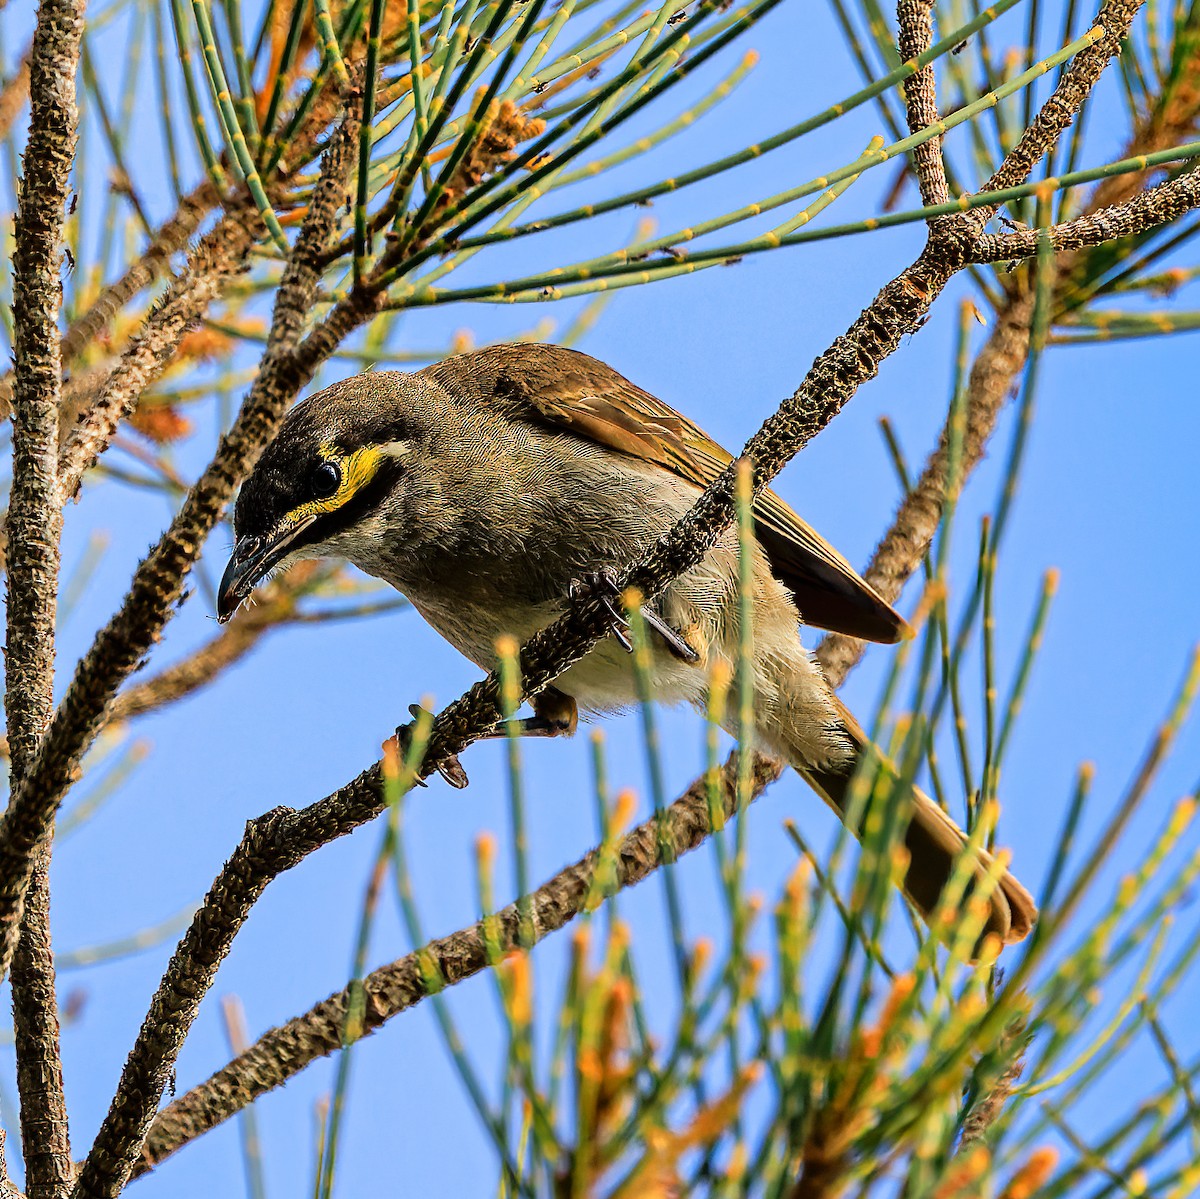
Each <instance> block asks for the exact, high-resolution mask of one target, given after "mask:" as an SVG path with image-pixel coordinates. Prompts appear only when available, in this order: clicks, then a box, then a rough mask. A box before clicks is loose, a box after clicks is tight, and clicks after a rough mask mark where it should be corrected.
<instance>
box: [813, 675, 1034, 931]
mask: <svg viewBox="0 0 1200 1199" xmlns="http://www.w3.org/2000/svg"><path fill="white" fill-rule="evenodd" d="M834 704H835V708H836V711H837V715H838V719H839V724H840V725H841V726H842V727H841V729H840V730H839V731H840V732H842V733H843V734H844V735H845V737H846V739H847V740H848V741H849V742H850V743H851V746H852V747H853V755H852V758H851V759H850V760H849V761H848V762H839V763H837V764H836V765H832V766H824V767H814V766H811V765H808V764H806V763H804V762H803V761H800V762H796V761H793V763H792V765H793V766H794V768H795V769H796V771H797V772H798V773H799V774H801V775H802V776H803V777H804V778H805V779H806V780H807V781H808V783H809V784H810V785H811V786H812V787H813V788H814V790H816V791H817V793H818V794H819V795H820V796H821V797H822V798H823V799H824V800H825V801H826V802H827V803H828V804H829V805H830V807H832V808H833V809H834V811H836V812H837V813H838V815H839V816H841V817H843V819H844V818H845V816H846V808H847V791H848V789H849V786H850V781H851V779H852V778H853V777H854V772H855V768H856V766H857V764H858V759H859V757H860V756H861V755H862V754H863V753H864V752H865V751H866V750H867V748H868V746H869V745H870V741H869V739H868V738H867V735H866V734H865V733H864V732H863V730H862V729H861V728H860V727H859V725H858V722H857V721H856V720H855V719H854V717H853V716H852V715H851V714H850V712H849V711H848V710H847V709H846V707H845V706H844V705H843V704H842V703H841V702H840V701H839V700H837V699H836V698H835V699H834ZM912 802H913V808H912V814H911V816H910V818H909V823H908V827H907V828H906V829H905V832H904V844H905V847H906V848H907V850H908V854H909V865H908V871H907V873H906V875H905V878H904V893H905V894H906V895H907V896H908V898H909V899H910V900H912V902H913V903H914V904H915V905H916V907H917V908H918V909H919V910H920V912H921V914H922V916H924V917H925V919H926V920H928V919H929V918H930V916H931V915H932V913H933V912H934V910H935V909H936V908H937V905H938V901H939V900H940V898H941V894H942V890H943V888H944V887H945V885H946V883H947V882H948V881H949V879H950V876H951V874H952V873H953V872H954V868H955V865H956V863H957V860H958V858H959V855H960V854H961V853H962V850H963V847H964V846H965V845H966V844H967V837H966V834H965V833H963V831H962V830H961V829H960V828H959V827H958V825H956V824H955V823H954V821H953V820H951V819H950V817H949V816H947V815H946V813H945V812H943V811H942V809H941V808H939V807H938V805H937V804H935V803H934V802H933V800H932V799H930V798H929V796H928V795H925V794H924V793H923V792H922V791H920V790H918V789H917V788H915V787H914V788H913V792H912ZM853 831H857V830H853ZM973 853H974V855H975V857H976V875H977V877H980V878H981V877H983V875H984V873H985V872H986V871H987V870H988V869H989V868H990V867H991V865H992V862H993V859H992V856H991V854H989V853H988V852H987V851H986V850H983V849H979V850H975V851H973ZM990 903H991V911H990V913H989V915H988V919H987V923H986V924H985V926H984V932H985V933H995V934H996V935H997V936H998V937H999V938H1000V939H1001V942H1002V943H1003V944H1005V945H1011V944H1013V943H1015V942H1017V941H1021V940H1023V939H1024V938H1025V937H1026V936H1028V934H1029V932H1030V930H1031V929H1032V928H1033V924H1034V921H1035V920H1036V918H1037V906H1036V904H1035V903H1034V901H1033V896H1031V895H1030V894H1029V892H1028V891H1026V890H1025V888H1024V887H1023V886H1021V884H1020V883H1019V882H1018V881H1017V880H1016V878H1014V877H1013V875H1011V874H1010V873H1009V872H1008V871H1007V870H1006V871H1005V872H1004V874H1003V875H1001V877H1000V881H999V883H998V885H997V886H996V887H995V889H994V890H993V891H992V895H991V898H990Z"/></svg>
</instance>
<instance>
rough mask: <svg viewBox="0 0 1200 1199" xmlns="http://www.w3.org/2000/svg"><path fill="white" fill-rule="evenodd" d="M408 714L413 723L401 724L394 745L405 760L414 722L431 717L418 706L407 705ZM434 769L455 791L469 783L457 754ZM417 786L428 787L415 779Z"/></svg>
mask: <svg viewBox="0 0 1200 1199" xmlns="http://www.w3.org/2000/svg"><path fill="white" fill-rule="evenodd" d="M408 712H409V715H410V716H412V718H413V723H412V724H402V725H401V726H400V727H399V728H398V729H397V730H396V745H397V747H398V748H399V750H400V756H401V757H402V758H407V757H408V754H409V751H410V749H411V748H412V740H413V733H414V731H415V730H416V722H417V721H418V720H419V719H420V718H421V717H422V716H429V715H431V714H430V713H429V712H428V711H427V710H426V709H424V708H422V707H421V705H420V704H409V706H408ZM435 769H436V770H437V772H438V774H440V775H441V776H442V778H444V779H445V780H446V782H448V783H449V784H450V786H451V787H453V788H455V790H458V791H461V790H462V789H463V788H464V787H466V786H467V785H468V784H469V783H470V781H471V780H470V779H469V778H467V772H466V771H465V770H464V769H463V766H462V763H461V762H460V761H459V760H458V754H451V755H450V756H449V757H448V758H445V759H444V760H443V761H441V762H439V763H438V764H437V766H436V768H435ZM417 785H418V786H420V787H427V786H429V784H428V783H427V782H426V781H425V780H424V779H420V778H419V779H417Z"/></svg>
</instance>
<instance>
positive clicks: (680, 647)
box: [568, 567, 700, 666]
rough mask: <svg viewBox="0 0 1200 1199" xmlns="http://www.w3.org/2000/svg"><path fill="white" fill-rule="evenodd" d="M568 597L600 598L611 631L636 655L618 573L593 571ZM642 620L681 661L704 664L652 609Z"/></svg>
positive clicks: (580, 599) (574, 585) (646, 608)
mask: <svg viewBox="0 0 1200 1199" xmlns="http://www.w3.org/2000/svg"><path fill="white" fill-rule="evenodd" d="M568 594H569V595H570V598H571V600H572V602H573V603H581V602H583V601H584V600H588V599H592V598H593V597H595V598H598V599H599V600H600V602H601V603H603V604H604V607H605V609H606V610H607V612H608V614H609V617H610V623H609V631H610V632H611V633H612V635H613V636H614V637H615V638H616V639H617V640H618V641H619V642H620V643H621V645H622V647H623V648H624V649H625V651H626V652H627V653H633V642H632V641H631V640H630V637H629V621H628V620H627V619H626V617H625V615H624V613H623V612H622V611H621V609H620V608H619V607H617V604H618V603H619V602H620V599H621V591H620V589H619V588H618V586H617V574H616V571H614V570H612V569H611V568H610V567H605V568H604V569H602V570H596V571H592V572H591V573H589V574H586V575H584V577H583V578H582V579H578V580H576V581H574V582H572V584H571V587H570V590H569V592H568ZM642 619H643V620H644V621H645V622H646V627H647V628H649V629H652V630H653V631H654V632H655V633H657V634H658V635H659V637H661V638H662V640H663V642H664V643H665V644H666V647H667V649H669V650H670V651H671V653H673V654H674V655H675V656H676V657H677V658H680V659H682V660H683V661H684V662H687V663H688V664H689V665H692V666H694V665H695V664H696V663H697V662H699V661H700V655H699V654H698V653H697V652H696V650H695V649H694V648H693V646H692V645H691V644H690V643H689V642H688V641H687V639H686V638H685V637H684V636H683V634H681V633H678V632H676V630H675V629H673V628H671V626H670V625H669V624H667V622H666V621H665V620H663V619H662V618H661V617H660V616H659V615H658V614H657V613H656V612H655V611H654V610H653V609H652V608H651V607H650V606H649V605H645V606H643V608H642Z"/></svg>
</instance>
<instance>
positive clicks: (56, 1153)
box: [0, 0, 83, 1199]
mask: <svg viewBox="0 0 1200 1199" xmlns="http://www.w3.org/2000/svg"><path fill="white" fill-rule="evenodd" d="M82 37H83V6H82V4H81V3H74V2H73V0H42V3H41V5H40V7H39V9H38V16H37V25H36V27H35V30H34V35H33V44H32V48H31V51H30V57H29V98H30V122H29V139H28V142H27V145H26V148H25V155H24V160H23V166H24V173H23V176H22V178H21V180H20V183H19V196H18V201H17V218H16V230H15V245H14V251H13V360H14V363H15V380H14V388H13V481H12V490H11V494H10V499H9V511H8V576H7V577H8V619H7V637H6V643H5V671H6V686H5V693H4V706H5V714H6V717H7V722H8V734H9V741H10V744H11V747H12V778H13V782H14V784H15V785H19V783H20V782H21V781H22V780H24V778H25V777H26V776H27V774H28V771H29V769H30V765H31V763H32V761H33V757H34V752H35V750H36V748H37V744H38V741H39V739H40V737H41V736H42V733H43V730H44V729H45V727H46V724H47V722H48V721H49V718H50V713H51V710H52V708H53V688H54V623H55V616H56V612H57V604H58V571H59V538H60V536H61V533H62V516H61V511H60V510H59V508H58V505H57V503H56V497H57V492H58V480H57V475H56V459H57V452H58V407H59V400H60V397H61V391H62V364H61V360H60V358H59V347H58V327H57V326H58V314H59V310H60V309H61V307H62V279H61V277H60V275H59V270H60V266H61V261H62V252H61V248H60V242H61V238H62V227H63V211H64V208H65V206H66V202H67V190H68V177H69V175H70V170H71V163H72V161H73V160H74V157H75V145H76V137H77V127H78V121H79V114H78V111H77V109H76V104H75V73H76V70H77V69H78V65H79V51H80V44H81V40H82ZM31 849H32V850H33V852H31V853H30V855H29V857H28V859H27V860H28V867H29V874H30V876H31V880H32V885H31V886H29V888H28V892H27V894H26V893H23V894H21V895H20V897H19V899H18V901H17V903H15V904H14V905H13V910H12V918H11V919H10V920H9V921H8V922H7V923H6V924H5V925H4V927H3V928H2V929H0V938H2V951H3V955H4V960H5V961H8V960H9V959H10V958H12V955H13V953H14V951H16V958H15V961H14V968H13V977H12V985H13V1018H14V1022H15V1028H16V1034H17V1035H16V1053H17V1086H18V1089H19V1091H20V1095H21V1137H22V1141H23V1143H24V1149H25V1162H26V1168H27V1174H28V1184H27V1189H28V1192H29V1194H30V1195H31V1196H33V1197H34V1199H58V1197H59V1196H62V1195H65V1194H66V1191H67V1188H68V1187H69V1186H70V1183H71V1179H72V1175H73V1169H72V1164H71V1145H70V1138H69V1135H68V1131H67V1110H66V1103H65V1100H64V1098H63V1088H62V1060H61V1057H60V1055H59V1044H58V1015H57V1003H56V999H55V988H54V957H53V954H52V952H51V947H50V916H49V886H48V881H47V873H48V866H49V858H50V849H49V839H48V836H44V837H42V838H39V839H38V841H37V842H36V843H35V845H34V846H31ZM22 890H23V891H24V890H25V889H24V888H23V889H22Z"/></svg>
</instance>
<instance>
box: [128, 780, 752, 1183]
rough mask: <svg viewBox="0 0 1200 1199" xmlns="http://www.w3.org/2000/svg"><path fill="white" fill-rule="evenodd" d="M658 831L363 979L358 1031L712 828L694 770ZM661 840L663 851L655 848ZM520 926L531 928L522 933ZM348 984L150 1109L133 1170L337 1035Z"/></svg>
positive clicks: (549, 926)
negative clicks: (154, 1112) (154, 1111)
mask: <svg viewBox="0 0 1200 1199" xmlns="http://www.w3.org/2000/svg"><path fill="white" fill-rule="evenodd" d="M774 777H775V775H774V774H773V773H771V771H770V767H769V764H768V762H767V760H764V762H763V765H762V766H761V767H756V773H755V775H754V776H752V788H751V791H752V794H753V795H758V794H759V793H761V791H762V790H763V789H764V788H765V787H766V785H767V784H768V783H769V782H770V781H771V780H772V779H773V778H774ZM736 780H737V767H736V759H735V758H731V759H730V761H729V762H727V763H726V764H725V767H724V768H723V769H722V771H721V774H720V795H721V799H722V802H723V806H724V811H725V819H726V820H728V819H730V818H731V817H732V816H733V815H734V813H735V812H736V811H737V794H736ZM664 828H665V834H664V835H661V836H660V832H659V821H658V817H657V816H655V817H651V819H649V820H647V821H646V822H645V823H643V824H640V825H638V827H637V828H635V829H633V830H632V831H631V832H630V833H628V834H627V835H626V836H624V837H622V838H621V839H620V841H619V842H617V843H616V844H615V845H612V846H609V847H607V848H606V847H603V846H601V847H599V848H597V849H593V850H592V851H591V852H590V853H588V854H587V855H586V856H585V857H584V858H582V859H580V861H578V862H576V863H574V864H573V865H571V866H568V867H566V868H565V869H563V870H560V871H559V872H558V873H557V874H556V875H554V877H553V878H551V879H550V880H548V881H547V882H546V883H544V884H543V885H542V886H540V887H539V888H538V889H537V890H536V891H534V892H533V893H532V894H531V895H530V896H529V897H528V898H527V899H523V900H521V901H520V903H519V904H517V903H513V904H510V905H509V906H508V907H506V908H504V909H503V910H502V911H500V912H498V913H497V914H496V916H495V917H494V918H492V920H491V921H490V922H489V923H490V928H485V924H484V922H483V921H480V922H479V923H477V924H474V925H471V926H470V927H469V928H465V929H461V930H460V931H459V932H456V933H452V934H451V935H450V936H448V937H441V938H439V939H438V940H436V941H432V942H430V944H428V945H427V946H425V947H424V948H422V949H421V950H419V951H417V952H414V953H410V954H407V955H406V956H405V957H402V958H400V959H399V960H398V961H395V962H392V963H391V964H390V965H387V966H383V967H381V968H380V969H378V970H375V971H373V972H372V973H371V974H369V975H367V977H366V978H365V979H364V980H363V991H364V992H365V996H366V1012H365V1017H364V1022H363V1030H364V1033H372V1032H374V1031H375V1030H376V1029H378V1028H380V1027H381V1026H382V1025H383V1024H385V1023H386V1022H387V1021H388V1020H390V1019H391V1018H392V1017H393V1016H396V1015H398V1014H399V1013H400V1012H403V1011H406V1010H407V1009H408V1008H410V1007H413V1006H414V1005H415V1004H417V1003H419V1002H420V1001H421V1000H422V999H424V998H426V996H427V995H428V994H429V989H428V985H427V982H426V980H427V979H429V978H430V977H431V975H430V967H431V966H432V967H433V970H434V971H435V972H436V977H437V978H438V979H439V981H440V982H441V983H442V985H444V986H453V985H454V984H455V983H460V982H463V981H464V980H466V979H468V978H471V977H472V976H474V975H476V974H478V973H480V971H482V970H485V969H487V968H488V966H489V965H491V962H490V961H489V958H488V953H487V948H486V944H487V942H486V939H485V938H486V937H491V939H492V941H493V944H496V945H498V946H499V947H500V950H501V952H502V953H507V952H510V951H512V950H514V949H518V948H524V949H529V948H531V947H532V946H533V945H536V944H537V943H538V942H539V941H541V940H542V939H543V938H544V937H546V936H548V935H549V934H550V933H552V932H556V931H557V930H558V929H560V928H562V927H563V926H564V925H566V924H568V923H569V922H570V921H571V920H573V919H574V918H575V917H576V916H578V915H579V913H580V912H582V911H583V910H584V909H585V908H586V907H588V906H589V905H590V904H594V903H597V902H599V901H600V900H601V899H604V898H607V897H608V896H609V895H611V894H615V893H616V892H617V891H619V890H623V889H624V888H626V887H631V886H633V885H635V884H636V883H639V882H641V881H642V879H644V878H646V877H647V876H648V875H649V874H651V873H653V872H654V871H655V870H657V869H658V867H659V866H661V865H663V864H664V862H668V861H674V860H675V859H676V858H677V857H679V856H680V855H682V854H685V853H687V852H688V851H689V850H691V849H694V848H695V847H696V846H697V845H699V844H701V842H703V841H704V840H705V839H706V838H707V837H708V836H709V835H710V834H711V833H712V832H713V827H712V822H711V819H710V810H709V796H708V788H707V780H706V779H704V778H700V779H697V780H696V781H695V782H694V783H693V784H692V785H691V787H689V788H688V790H687V791H686V792H685V793H684V794H683V795H681V796H680V797H679V799H677V800H676V801H675V802H674V803H673V804H672V805H671V806H670V807H669V808H668V809H667V810H666V815H665V825H664ZM664 846H666V847H669V852H667V853H664V852H663V850H664ZM523 929H524V930H528V931H530V932H531V933H532V935H531V936H525V935H524V933H523ZM349 1001H350V992H349V990H348V989H346V990H342V991H338V992H337V993H336V994H333V995H330V996H329V998H328V999H325V1000H322V1002H320V1003H318V1004H316V1005H315V1006H314V1007H313V1008H311V1009H310V1010H309V1011H307V1012H305V1013H304V1014H303V1015H300V1016H296V1017H295V1018H294V1019H292V1020H289V1021H288V1022H287V1023H286V1024H284V1025H283V1026H282V1027H280V1028H275V1029H272V1030H271V1031H270V1032H268V1033H266V1034H264V1035H263V1036H262V1037H260V1038H259V1039H258V1040H257V1041H256V1042H255V1043H254V1044H253V1045H251V1046H250V1047H249V1048H248V1049H247V1050H246V1051H245V1052H244V1053H241V1054H239V1055H238V1056H237V1057H236V1058H234V1060H233V1061H231V1062H230V1063H229V1064H228V1065H227V1066H225V1067H224V1068H223V1069H221V1070H219V1071H218V1072H217V1073H216V1074H214V1075H213V1076H212V1077H211V1078H210V1079H208V1081H207V1082H205V1083H203V1084H202V1085H200V1086H199V1087H196V1088H195V1089H194V1090H192V1091H189V1092H188V1093H187V1094H186V1095H183V1096H182V1097H181V1098H179V1099H177V1100H176V1101H175V1102H174V1103H172V1104H171V1105H170V1106H169V1107H167V1108H166V1109H164V1110H163V1111H162V1112H161V1113H160V1114H159V1115H158V1117H157V1119H155V1121H154V1125H153V1127H152V1129H151V1130H150V1135H149V1137H148V1138H147V1141H146V1146H145V1149H144V1151H143V1153H142V1155H141V1157H140V1158H139V1159H138V1162H137V1165H136V1166H135V1167H134V1173H133V1176H134V1177H139V1176H141V1175H142V1174H145V1173H147V1172H148V1171H150V1170H152V1169H153V1168H154V1167H155V1166H157V1165H158V1164H159V1163H160V1162H162V1161H163V1159H164V1158H166V1157H169V1156H170V1155H171V1154H172V1153H174V1152H175V1151H176V1150H177V1149H179V1148H181V1147H182V1146H183V1145H185V1144H187V1142H188V1141H191V1140H193V1139H195V1138H196V1137H198V1136H200V1135H201V1134H202V1133H204V1132H207V1131H208V1130H209V1129H211V1128H215V1127H216V1126H217V1125H218V1124H220V1123H221V1122H222V1121H224V1120H227V1119H229V1117H230V1116H232V1115H234V1114H236V1113H237V1112H238V1111H240V1110H241V1109H242V1108H243V1107H245V1106H246V1105H247V1104H249V1103H252V1102H253V1101H254V1100H255V1099H257V1098H258V1097H259V1096H260V1095H263V1094H265V1093H266V1092H267V1091H270V1090H273V1089H274V1088H275V1087H278V1086H281V1085H282V1084H283V1083H285V1082H286V1081H287V1080H288V1079H289V1078H292V1077H293V1076H294V1075H296V1074H298V1073H299V1072H300V1071H301V1070H303V1069H304V1068H305V1067H306V1066H308V1065H309V1064H310V1063H312V1062H313V1061H315V1060H317V1059H318V1058H321V1057H325V1056H327V1055H328V1054H330V1053H333V1052H334V1051H336V1050H337V1049H338V1048H339V1047H340V1045H341V1044H342V1035H343V1031H344V1029H345V1019H346V1011H347V1006H348V1003H349Z"/></svg>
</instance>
